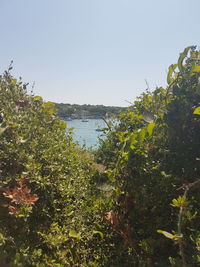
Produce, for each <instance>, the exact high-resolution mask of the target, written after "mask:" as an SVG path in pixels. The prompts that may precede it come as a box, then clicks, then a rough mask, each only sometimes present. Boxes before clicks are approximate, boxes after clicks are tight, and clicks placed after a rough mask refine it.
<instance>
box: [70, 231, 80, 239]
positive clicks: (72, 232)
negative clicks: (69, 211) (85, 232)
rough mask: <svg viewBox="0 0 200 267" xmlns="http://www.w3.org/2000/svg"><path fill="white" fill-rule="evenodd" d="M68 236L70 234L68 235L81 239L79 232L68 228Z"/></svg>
mask: <svg viewBox="0 0 200 267" xmlns="http://www.w3.org/2000/svg"><path fill="white" fill-rule="evenodd" d="M69 236H70V237H73V238H77V239H81V236H80V234H79V233H77V232H76V231H74V230H70V231H69Z"/></svg>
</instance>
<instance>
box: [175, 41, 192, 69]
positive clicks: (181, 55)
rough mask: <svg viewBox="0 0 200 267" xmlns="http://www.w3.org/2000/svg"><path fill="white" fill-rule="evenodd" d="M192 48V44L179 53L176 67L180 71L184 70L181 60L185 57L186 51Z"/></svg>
mask: <svg viewBox="0 0 200 267" xmlns="http://www.w3.org/2000/svg"><path fill="white" fill-rule="evenodd" d="M191 48H193V46H188V47H186V48H185V49H184V51H183V52H182V53H180V56H179V59H178V68H179V70H180V71H184V66H183V60H184V59H185V58H186V57H187V54H188V51H189V50H190V49H191Z"/></svg>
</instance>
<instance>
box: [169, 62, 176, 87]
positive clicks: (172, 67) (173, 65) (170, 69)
mask: <svg viewBox="0 0 200 267" xmlns="http://www.w3.org/2000/svg"><path fill="white" fill-rule="evenodd" d="M176 67H177V64H172V65H170V66H169V71H168V74H167V83H168V84H170V83H172V82H173V78H172V75H173V73H174V71H175V69H176Z"/></svg>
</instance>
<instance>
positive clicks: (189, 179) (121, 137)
mask: <svg viewBox="0 0 200 267" xmlns="http://www.w3.org/2000/svg"><path fill="white" fill-rule="evenodd" d="M189 53H190V55H188V54H189ZM167 80H168V86H167V88H166V89H164V88H156V89H155V90H154V91H153V92H149V91H147V92H145V93H143V94H142V95H141V96H140V97H139V98H138V100H137V101H135V103H134V104H133V105H132V106H131V107H130V108H129V110H128V111H127V112H124V113H122V114H121V115H120V116H118V120H119V123H118V124H117V126H115V127H113V129H112V130H111V131H110V132H108V135H107V139H106V140H105V141H103V142H102V145H101V147H100V149H99V151H98V153H97V160H99V162H102V163H103V164H105V165H106V166H107V171H106V172H107V177H108V178H107V179H108V181H109V182H110V185H112V186H113V188H114V190H113V194H112V199H113V201H112V205H111V206H112V207H110V210H108V213H107V217H106V219H107V221H108V223H109V224H110V225H111V227H112V228H113V231H114V232H116V233H117V234H118V236H119V237H121V244H123V247H124V248H126V254H127V255H129V257H126V260H128V261H129V262H128V263H125V259H122V258H120V254H119V255H118V257H116V258H115V264H116V265H117V264H118V263H119V262H120V261H122V262H123V260H124V262H123V264H122V265H121V266H169V264H171V266H196V265H198V264H199V263H200V255H199V234H200V232H199V224H200V219H199V209H200V206H199V203H200V197H199V193H198V190H199V183H200V179H199V178H200V167H199V166H200V165H199V158H200V157H199V156H200V138H199V132H200V117H199V114H200V112H199V110H200V108H199V106H200V85H199V80H200V52H199V51H197V50H195V47H188V48H186V49H185V50H184V52H183V53H181V54H180V57H179V60H178V63H177V64H173V65H171V66H170V67H169V73H168V77H167ZM108 181H107V183H108ZM160 233H161V234H162V235H161V234H160ZM170 239H171V240H170ZM118 247H119V246H118ZM116 248H117V246H116ZM113 266H115V265H114V264H113Z"/></svg>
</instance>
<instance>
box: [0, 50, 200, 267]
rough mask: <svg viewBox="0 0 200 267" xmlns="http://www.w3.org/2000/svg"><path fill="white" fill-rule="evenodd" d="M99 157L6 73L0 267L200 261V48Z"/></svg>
mask: <svg viewBox="0 0 200 267" xmlns="http://www.w3.org/2000/svg"><path fill="white" fill-rule="evenodd" d="M167 81H168V86H167V88H166V89H165V88H161V87H160V88H156V89H155V90H154V91H152V92H149V91H146V92H145V93H143V94H142V95H141V96H140V97H139V98H138V99H137V101H135V103H134V104H133V105H132V106H131V107H130V108H129V109H128V110H126V111H125V112H123V113H121V114H120V115H119V116H118V117H117V119H118V123H117V124H116V123H115V125H113V126H110V128H109V129H108V131H107V138H106V139H104V140H103V141H102V143H101V146H100V148H99V150H98V151H96V152H95V157H96V162H95V161H94V159H93V158H92V155H91V153H89V152H88V151H85V150H82V149H81V148H79V147H77V146H76V145H75V144H73V142H72V140H71V136H70V132H67V134H66V125H65V124H64V123H63V122H62V121H60V120H59V119H58V118H57V117H56V115H55V113H56V110H55V107H54V105H53V104H52V103H50V102H47V103H45V102H43V101H42V99H41V98H40V97H37V96H35V97H34V96H30V95H28V94H27V92H26V86H27V85H26V84H23V83H22V81H21V80H19V81H17V80H16V79H14V78H13V77H12V76H11V74H10V73H9V71H8V72H5V73H4V75H2V76H0V99H1V102H0V138H1V139H0V140H1V141H0V178H1V181H0V183H1V184H0V199H1V205H0V212H1V218H0V265H1V266H3V265H5V266H37V267H40V266H52V267H53V266H105V267H108V266H109V267H110V266H113V267H117V266H118V267H121V266H123V267H126V266H127V267H129V266H136V267H137V266H139V267H145V266H161V267H165V266H166V267H168V266H174V267H176V266H177V267H180V266H183V267H186V266H198V265H199V264H200V230H199V229H200V218H199V210H200V195H199V186H200V165H199V160H200V137H199V132H200V83H199V81H200V52H199V51H196V49H195V47H188V48H186V49H185V50H184V52H183V53H181V54H180V57H179V60H178V63H177V64H173V65H171V66H170V67H169V73H168V76H167Z"/></svg>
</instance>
